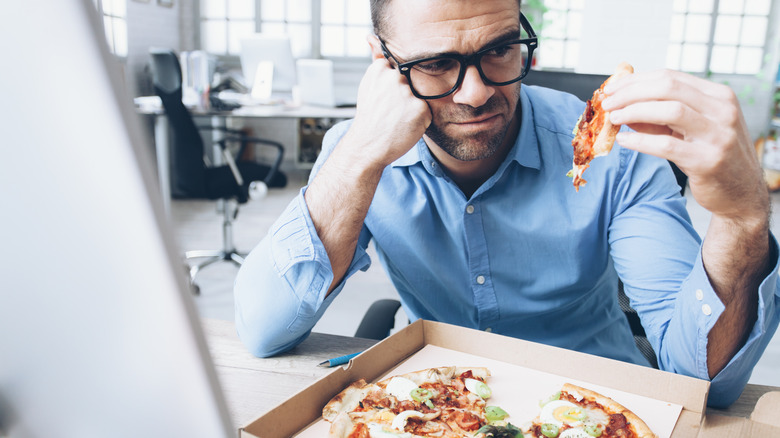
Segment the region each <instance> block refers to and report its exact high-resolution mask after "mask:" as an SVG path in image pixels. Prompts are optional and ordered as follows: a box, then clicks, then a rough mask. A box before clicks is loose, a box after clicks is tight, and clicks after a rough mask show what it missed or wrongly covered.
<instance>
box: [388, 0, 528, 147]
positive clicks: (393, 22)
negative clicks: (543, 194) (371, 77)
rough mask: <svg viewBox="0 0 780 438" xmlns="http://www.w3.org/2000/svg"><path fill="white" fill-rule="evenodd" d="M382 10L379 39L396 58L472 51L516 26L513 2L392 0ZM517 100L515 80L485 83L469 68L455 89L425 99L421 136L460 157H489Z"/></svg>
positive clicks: (511, 30) (509, 120)
mask: <svg viewBox="0 0 780 438" xmlns="http://www.w3.org/2000/svg"><path fill="white" fill-rule="evenodd" d="M387 13H388V18H389V20H388V24H389V26H388V30H387V35H383V37H384V40H385V41H386V43H387V46H388V49H389V50H390V52H392V53H393V55H395V56H396V57H397V58H398V59H399V60H401V62H406V61H412V60H415V59H420V58H423V57H426V56H431V55H435V54H442V53H460V54H472V53H475V52H477V51H479V50H480V49H483V48H485V47H486V46H489V45H491V44H492V43H494V42H496V40H497V39H501V38H502V37H505V36H507V35H508V34H511V33H513V32H514V34H515V35H517V34H518V33H519V29H520V24H519V18H518V17H519V15H520V11H519V9H518V4H517V0H480V1H474V0H393V1H392V3H391V4H390V7H389V8H388V10H387ZM519 99H520V83H519V82H517V83H514V84H511V85H506V86H503V87H497V86H492V85H485V83H484V82H483V81H482V78H481V77H480V76H479V72H478V71H477V69H476V67H474V66H469V67H468V69H467V70H466V75H465V77H464V79H463V84H462V85H461V86H460V88H458V90H456V91H455V92H454V93H452V94H450V95H449V96H446V97H443V98H440V99H432V100H428V101H427V102H428V105H429V106H430V108H431V112H432V114H433V121H432V123H431V125H430V127H429V128H428V131H427V132H426V136H427V137H428V139H429V140H432V141H433V142H435V143H436V145H438V146H439V147H440V148H441V149H443V150H444V151H445V152H447V153H448V154H449V155H451V156H453V157H454V158H457V159H459V160H463V161H472V160H480V159H484V158H488V157H490V156H491V155H493V154H494V153H495V152H496V150H498V149H499V147H500V146H501V145H502V144H503V142H504V140H505V135H506V133H507V131H508V129H509V126H510V123H511V122H512V120H513V119H514V117H515V109H516V108H517V102H518V100H519Z"/></svg>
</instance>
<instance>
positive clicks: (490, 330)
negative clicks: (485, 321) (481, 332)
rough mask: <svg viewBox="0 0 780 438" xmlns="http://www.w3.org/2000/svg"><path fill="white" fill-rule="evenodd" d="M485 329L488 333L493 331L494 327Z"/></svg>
mask: <svg viewBox="0 0 780 438" xmlns="http://www.w3.org/2000/svg"><path fill="white" fill-rule="evenodd" d="M485 331H486V332H488V333H493V329H492V328H491V327H488V328H486V329H485Z"/></svg>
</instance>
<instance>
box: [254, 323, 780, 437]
mask: <svg viewBox="0 0 780 438" xmlns="http://www.w3.org/2000/svg"><path fill="white" fill-rule="evenodd" d="M450 365H457V366H471V367H479V366H487V367H488V368H489V369H490V370H491V377H490V378H489V380H488V385H489V386H490V388H491V389H492V390H493V397H491V399H490V402H491V403H489V404H492V403H494V399H495V402H497V403H498V402H500V403H499V405H500V406H501V407H502V408H504V409H505V410H506V411H507V412H509V413H510V418H509V420H510V422H511V421H516V422H517V421H519V422H522V420H523V418H525V419H527V420H530V419H531V418H532V417H533V415H534V414H533V413H531V412H534V411H535V413H538V411H539V401H540V400H543V399H545V398H547V397H549V395H551V394H553V393H554V392H555V391H558V390H560V385H561V384H563V383H564V382H570V383H574V384H577V385H580V386H582V387H585V388H588V389H592V390H594V391H597V392H600V393H602V394H604V395H606V396H609V397H612V398H613V399H614V400H616V401H618V402H619V403H621V404H623V405H624V406H626V407H627V408H629V409H631V410H632V411H634V413H636V414H637V415H639V417H640V418H642V419H643V420H645V422H647V423H648V425H649V426H650V427H651V429H653V431H654V432H655V433H656V434H658V435H659V437H672V438H681V437H691V438H694V437H695V438H704V437H707V438H710V437H712V438H719V437H721V436H731V433H732V432H733V431H734V430H737V431H742V430H748V431H749V430H758V428H762V427H772V426H771V425H769V424H767V422H766V421H763V420H760V419H752V420H748V419H738V418H728V417H724V418H713V419H712V420H711V421H708V422H707V423H706V424H703V423H702V422H703V420H704V412H705V405H706V400H707V394H708V391H709V382H707V381H703V380H699V379H694V378H690V377H685V376H681V375H677V374H672V373H667V372H663V371H659V370H656V369H652V368H648V367H643V366H638V365H632V364H627V363H624V362H620V361H615V360H611V359H604V358H601V357H597V356H593V355H589V354H584V353H579V352H575V351H570V350H565V349H561V348H556V347H551V346H547V345H542V344H537V343H533V342H528V341H523V340H519V339H515V338H510V337H506V336H501V335H496V334H492V333H486V332H481V331H477V330H472V329H467V328H462V327H457V326H452V325H448V324H443V323H437V322H431V321H422V320H420V321H417V322H415V323H413V324H411V325H409V326H407V327H406V328H404V329H403V330H401V331H399V332H397V333H395V334H394V335H392V336H390V337H388V338H387V339H385V340H383V341H381V342H379V343H377V344H376V345H374V346H373V347H371V348H370V349H368V350H366V351H364V352H363V353H362V354H360V355H359V356H357V357H356V358H354V359H352V360H351V361H350V363H349V364H348V365H346V366H344V367H338V368H335V369H334V370H333V371H332V372H331V373H329V374H328V375H326V376H325V377H323V378H321V379H320V380H318V381H316V382H315V383H313V384H312V385H310V386H309V387H307V388H305V389H303V390H301V391H300V392H299V393H297V394H295V395H294V396H292V397H291V398H289V399H288V400H287V401H285V402H283V403H282V404H280V405H279V406H277V407H275V408H274V409H272V410H270V411H268V412H267V413H265V414H264V415H262V416H261V417H259V418H257V419H256V420H254V421H252V422H251V423H249V424H247V425H245V426H243V427H241V428H239V435H240V437H242V438H282V437H290V436H300V437H307V436H320V437H322V436H327V430H328V428H327V423H325V422H324V421H323V420H322V419H321V414H322V408H323V406H325V404H326V403H328V401H329V400H330V399H331V398H332V397H333V396H334V395H336V394H338V393H339V392H341V391H342V390H343V389H344V388H345V387H347V386H349V385H350V384H351V383H352V382H354V381H356V380H359V379H361V378H363V379H365V380H366V381H368V382H371V381H378V380H380V379H381V378H383V377H386V376H390V375H396V374H403V373H406V372H410V371H416V370H419V369H425V368H430V367H439V366H450ZM556 388H557V389H556ZM772 402H774V405H773V409H774V411H775V412H778V407H779V406H780V400H777V399H774V400H773V401H772V400H770V402H769V403H770V404H771V403H772ZM514 403H520V404H522V406H519V407H515V406H514V405H513V404H514ZM510 405H512V406H511V409H510ZM523 409H524V410H525V411H524V412H522V413H520V411H521V410H523ZM529 416H530V417H531V418H529ZM521 417H523V418H521ZM765 417H766V416H763V417H761V418H765ZM751 428H754V429H751ZM721 433H725V435H722V434H721ZM748 436H749V435H748ZM769 436H780V435H778V434H777V433H775V434H774V435H771V434H770V435H769Z"/></svg>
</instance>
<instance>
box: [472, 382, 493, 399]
mask: <svg viewBox="0 0 780 438" xmlns="http://www.w3.org/2000/svg"><path fill="white" fill-rule="evenodd" d="M474 392H476V393H477V395H478V396H480V397H481V398H482V399H485V400H486V399H489V398H490V396H491V395H493V391H491V390H490V387H489V386H487V384H486V383H485V382H482V381H479V380H477V383H475V384H474Z"/></svg>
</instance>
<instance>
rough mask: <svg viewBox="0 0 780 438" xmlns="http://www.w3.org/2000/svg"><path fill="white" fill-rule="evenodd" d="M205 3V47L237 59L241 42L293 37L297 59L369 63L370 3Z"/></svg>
mask: <svg viewBox="0 0 780 438" xmlns="http://www.w3.org/2000/svg"><path fill="white" fill-rule="evenodd" d="M255 3H256V1H255V0H201V1H200V5H201V18H200V25H201V48H202V49H204V50H206V51H208V52H210V53H215V54H233V55H235V54H238V53H239V51H240V41H241V37H243V36H245V35H248V34H252V33H254V32H255V29H257V31H258V32H264V33H270V34H277V35H278V34H287V35H289V36H290V43H291V45H292V51H293V55H294V56H295V57H296V58H317V57H330V58H342V57H346V58H367V57H368V55H369V49H368V45H367V44H366V41H365V39H366V35H368V34H369V33H370V32H371V14H370V11H369V2H368V0H259V10H257V11H255Z"/></svg>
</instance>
